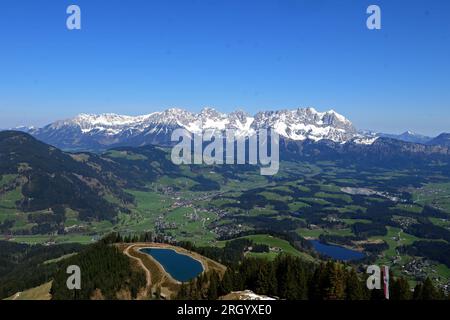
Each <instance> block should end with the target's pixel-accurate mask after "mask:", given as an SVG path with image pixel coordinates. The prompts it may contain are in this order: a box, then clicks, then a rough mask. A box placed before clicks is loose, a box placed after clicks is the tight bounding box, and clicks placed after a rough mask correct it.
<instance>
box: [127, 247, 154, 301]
mask: <svg viewBox="0 0 450 320" xmlns="http://www.w3.org/2000/svg"><path fill="white" fill-rule="evenodd" d="M133 247H134V245H130V246H128V247H127V248H126V249H125V250H124V251H123V253H124V254H125V255H127V256H128V257H129V258H131V259H133V260H135V261H137V262H138V264H139V265H140V266H141V268H142V269H144V271H145V278H146V280H147V285H146V287H145V291H144V297H147V296H148V295H149V292H150V293H151V289H152V277H151V274H150V271H149V270H148V269H147V267H146V266H145V265H144V263H143V262H142V260H141V259H140V258H138V257H134V256H132V255H131V254H130V252H129V250H130V249H131V248H133Z"/></svg>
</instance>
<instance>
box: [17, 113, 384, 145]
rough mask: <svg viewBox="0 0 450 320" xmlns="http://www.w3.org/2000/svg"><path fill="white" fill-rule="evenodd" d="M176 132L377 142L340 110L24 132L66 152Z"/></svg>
mask: <svg viewBox="0 0 450 320" xmlns="http://www.w3.org/2000/svg"><path fill="white" fill-rule="evenodd" d="M176 128H184V129H186V130H188V131H190V132H191V133H200V132H202V131H203V130H207V129H213V130H221V131H222V130H225V129H234V130H235V132H236V134H237V135H238V136H241V137H248V136H251V135H254V134H256V132H257V131H258V130H259V129H269V128H270V129H272V130H274V131H276V132H277V133H278V134H279V135H280V136H281V137H282V138H285V139H289V140H295V141H303V140H312V141H320V140H331V141H334V142H338V143H345V142H349V141H353V142H355V143H360V144H371V143H372V142H373V141H375V140H376V138H377V137H376V136H375V135H373V134H361V133H358V131H357V130H356V129H355V127H354V126H353V125H352V123H351V122H350V121H349V120H348V119H346V118H345V117H344V116H342V115H340V114H339V113H337V112H335V111H334V110H330V111H326V112H318V111H317V110H315V109H314V108H299V109H294V110H279V111H265V112H259V113H257V114H256V115H254V116H251V115H249V114H247V113H246V112H244V111H235V112H232V113H229V114H225V113H221V112H218V111H217V110H215V109H213V108H205V109H203V110H202V111H201V112H199V113H192V112H189V111H186V110H183V109H178V108H172V109H167V110H165V111H162V112H154V113H151V114H147V115H142V116H125V115H117V114H111V113H108V114H100V115H92V114H80V115H78V116H76V117H74V118H72V119H67V120H60V121H56V122H54V123H51V124H49V125H47V126H45V127H43V128H37V129H36V128H30V129H29V130H24V129H23V128H22V129H21V130H23V131H27V132H29V133H31V134H32V135H34V136H35V137H36V138H38V139H40V140H42V141H44V142H46V143H50V144H53V145H55V146H57V147H60V148H66V149H78V148H79V149H83V148H88V149H95V148H100V147H108V146H113V145H131V146H140V145H144V144H162V145H167V144H169V143H170V135H171V132H172V131H173V130H174V129H176Z"/></svg>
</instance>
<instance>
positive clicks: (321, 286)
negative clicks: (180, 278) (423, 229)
mask: <svg viewBox="0 0 450 320" xmlns="http://www.w3.org/2000/svg"><path fill="white" fill-rule="evenodd" d="M243 290H252V291H253V292H255V293H256V294H260V295H267V296H271V297H276V298H278V299H287V300H382V299H384V297H383V290H369V289H368V288H367V286H366V277H361V276H360V275H358V273H357V272H356V271H355V269H354V268H352V267H349V266H347V265H345V264H342V263H339V262H334V261H328V262H323V263H321V264H318V265H317V264H312V263H308V262H305V261H303V260H301V259H300V258H297V257H294V256H291V255H285V254H282V255H279V256H278V257H277V258H276V259H275V260H273V261H269V260H265V259H258V258H245V259H244V260H243V261H242V263H241V264H239V266H237V267H229V268H228V269H227V271H226V272H225V274H224V275H223V277H220V276H219V275H218V274H217V273H214V272H210V273H208V274H203V275H201V276H199V277H197V278H196V279H194V280H191V281H190V282H189V283H185V284H183V285H182V286H181V289H180V291H179V294H178V296H177V299H179V300H192V299H193V300H199V299H207V300H215V299H217V298H218V297H220V296H224V295H226V294H228V293H230V292H232V291H243ZM447 298H448V297H446V296H445V294H444V293H443V292H442V291H441V290H438V289H437V288H436V287H434V286H433V284H432V282H431V280H430V279H429V278H427V279H426V280H425V281H424V282H423V283H419V284H418V285H417V286H416V287H415V288H414V290H411V288H410V286H409V283H408V281H407V280H406V279H404V278H403V277H399V278H393V277H392V278H391V282H390V299H391V300H412V299H414V300H441V299H447Z"/></svg>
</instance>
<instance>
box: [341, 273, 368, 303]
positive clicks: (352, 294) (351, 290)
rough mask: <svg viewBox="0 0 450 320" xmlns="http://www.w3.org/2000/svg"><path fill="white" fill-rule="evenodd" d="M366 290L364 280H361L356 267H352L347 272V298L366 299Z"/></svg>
mask: <svg viewBox="0 0 450 320" xmlns="http://www.w3.org/2000/svg"><path fill="white" fill-rule="evenodd" d="M364 298H365V296H364V290H363V287H362V282H361V281H360V280H359V278H358V275H357V274H356V271H355V269H353V268H352V269H351V271H350V272H348V273H347V276H346V282H345V299H346V300H364Z"/></svg>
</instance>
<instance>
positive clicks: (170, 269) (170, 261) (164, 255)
mask: <svg viewBox="0 0 450 320" xmlns="http://www.w3.org/2000/svg"><path fill="white" fill-rule="evenodd" d="M140 251H142V252H144V253H146V254H148V255H150V256H152V257H153V258H154V259H155V260H156V261H158V262H159V263H160V264H161V265H162V266H163V268H164V270H166V272H167V273H169V274H170V275H171V276H172V278H174V279H175V280H178V281H180V282H187V281H189V280H191V279H193V278H195V277H197V276H198V275H199V274H200V273H202V272H203V266H202V264H201V263H200V262H199V261H198V260H195V259H194V258H192V257H190V256H188V255H185V254H181V253H178V252H176V251H175V250H173V249H164V248H142V249H141V250H140Z"/></svg>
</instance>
